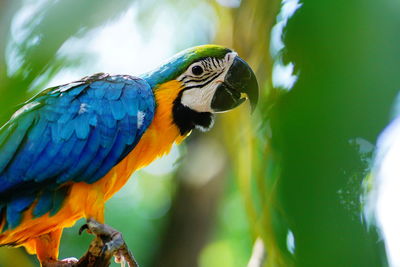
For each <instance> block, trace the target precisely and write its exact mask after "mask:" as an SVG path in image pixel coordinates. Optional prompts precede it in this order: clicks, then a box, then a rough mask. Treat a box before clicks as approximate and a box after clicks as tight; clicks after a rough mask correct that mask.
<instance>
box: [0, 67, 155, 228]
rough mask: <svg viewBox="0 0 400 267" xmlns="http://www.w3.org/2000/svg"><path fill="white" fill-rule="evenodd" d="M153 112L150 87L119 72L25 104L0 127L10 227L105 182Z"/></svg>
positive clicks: (0, 194)
mask: <svg viewBox="0 0 400 267" xmlns="http://www.w3.org/2000/svg"><path fill="white" fill-rule="evenodd" d="M154 112H155V101H154V95H153V92H152V90H151V88H150V86H149V85H148V84H147V82H146V81H144V80H142V79H139V78H135V77H132V76H122V75H117V76H109V75H106V74H98V75H94V76H91V77H87V78H84V79H83V80H81V81H78V82H73V83H70V84H66V85H63V86H59V87H55V88H51V89H47V90H45V91H43V92H41V93H40V94H38V95H37V96H36V97H34V98H32V99H31V100H29V101H28V102H26V103H25V105H24V106H23V107H22V108H21V109H20V110H18V111H17V112H16V113H15V114H14V115H13V117H12V118H11V120H10V121H9V122H8V123H7V124H5V125H4V126H3V127H2V128H0V155H1V156H0V206H1V207H2V209H4V208H5V209H6V213H5V214H6V215H5V216H6V224H7V226H8V228H14V227H16V226H18V224H19V223H20V221H21V216H22V212H23V211H25V210H27V209H28V208H29V207H30V206H32V205H35V206H34V208H33V210H32V213H33V214H32V215H33V216H34V217H40V216H43V215H44V214H46V213H48V212H51V213H55V212H56V211H57V210H58V209H59V208H60V207H61V206H62V202H63V199H64V198H65V196H66V195H67V194H68V188H69V186H70V184H71V183H74V182H80V181H83V182H86V183H94V182H96V181H98V180H99V179H101V178H102V177H103V176H104V175H105V174H107V172H109V171H110V169H111V168H112V167H113V166H115V165H116V164H117V163H118V162H119V161H121V160H122V159H123V157H124V156H126V154H127V153H129V151H131V150H132V149H133V148H134V147H135V145H136V144H137V143H138V142H139V140H140V138H141V136H142V135H143V133H144V131H145V130H146V129H147V127H148V126H149V125H150V123H151V121H152V119H153V116H154ZM138 114H142V115H140V116H142V117H143V116H144V117H143V121H142V122H141V123H140V124H138V123H137V121H138V116H139V115H138ZM143 114H144V115H143ZM33 203H35V204H33ZM0 216H1V215H0ZM2 230H3V231H4V230H6V227H3V229H2Z"/></svg>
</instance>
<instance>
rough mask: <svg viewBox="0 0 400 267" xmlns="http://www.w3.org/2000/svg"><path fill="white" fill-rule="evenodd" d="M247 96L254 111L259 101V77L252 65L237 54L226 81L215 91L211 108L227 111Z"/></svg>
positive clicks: (217, 110) (216, 110)
mask: <svg viewBox="0 0 400 267" xmlns="http://www.w3.org/2000/svg"><path fill="white" fill-rule="evenodd" d="M243 93H244V94H245V96H243ZM247 98H248V99H249V100H250V105H251V110H252V111H254V109H255V108H256V106H257V101H258V83H257V79H256V76H255V75H254V72H253V70H252V69H251V68H250V66H249V65H248V64H247V63H246V62H245V61H244V60H243V59H241V58H240V57H238V56H236V57H235V59H234V60H233V63H232V65H231V67H230V68H229V70H228V73H227V74H226V76H225V81H224V82H222V83H221V84H220V85H219V86H218V87H217V90H216V91H215V94H214V97H213V99H212V101H211V108H212V109H213V110H214V111H215V112H223V111H227V110H230V109H233V108H235V107H237V106H239V105H240V104H242V103H243V102H244V101H245V100H246V99H247Z"/></svg>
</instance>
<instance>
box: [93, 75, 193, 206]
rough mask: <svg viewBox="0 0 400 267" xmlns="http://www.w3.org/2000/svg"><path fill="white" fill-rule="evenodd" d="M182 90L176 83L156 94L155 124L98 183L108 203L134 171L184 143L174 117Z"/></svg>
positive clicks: (169, 84) (167, 85) (160, 88)
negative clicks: (178, 144) (174, 107)
mask: <svg viewBox="0 0 400 267" xmlns="http://www.w3.org/2000/svg"><path fill="white" fill-rule="evenodd" d="M180 90H181V83H180V82H179V81H176V80H173V81H170V82H167V83H164V84H162V85H160V86H159V87H158V88H157V89H156V90H155V99H156V112H155V114H154V119H153V122H152V123H151V124H150V126H149V128H148V129H147V130H146V131H145V133H144V134H143V136H142V138H141V139H140V141H139V143H138V144H137V145H136V147H135V148H134V149H133V150H132V151H131V152H130V153H129V154H128V156H127V157H126V158H124V159H123V160H122V161H121V162H120V163H119V164H118V165H117V166H115V167H114V168H113V169H112V170H111V171H110V172H109V173H108V174H107V175H106V176H105V177H104V178H103V179H101V180H100V181H98V183H99V185H101V187H102V189H103V193H104V196H105V200H107V199H109V198H110V197H111V196H112V195H113V194H114V193H116V192H117V191H118V190H119V189H120V188H121V187H122V186H123V185H124V184H125V183H126V182H127V180H128V179H129V177H130V176H131V175H132V173H133V172H134V171H136V170H138V169H140V168H142V167H144V166H146V165H148V164H150V163H151V162H152V161H154V160H155V159H156V158H158V157H160V156H162V155H164V154H166V153H168V152H169V151H170V149H171V147H172V145H173V144H174V143H175V142H176V143H180V142H181V141H182V140H183V139H184V138H185V137H186V136H182V135H180V132H179V129H178V127H177V126H176V124H174V122H173V117H172V116H173V115H172V107H173V102H174V100H175V99H176V98H177V96H178V94H179V91H180Z"/></svg>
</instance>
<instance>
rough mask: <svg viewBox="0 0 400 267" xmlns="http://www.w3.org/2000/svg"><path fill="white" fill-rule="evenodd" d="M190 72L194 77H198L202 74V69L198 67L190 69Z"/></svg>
mask: <svg viewBox="0 0 400 267" xmlns="http://www.w3.org/2000/svg"><path fill="white" fill-rule="evenodd" d="M192 72H193V74H194V75H200V74H202V73H203V68H202V67H200V66H194V67H193V68H192Z"/></svg>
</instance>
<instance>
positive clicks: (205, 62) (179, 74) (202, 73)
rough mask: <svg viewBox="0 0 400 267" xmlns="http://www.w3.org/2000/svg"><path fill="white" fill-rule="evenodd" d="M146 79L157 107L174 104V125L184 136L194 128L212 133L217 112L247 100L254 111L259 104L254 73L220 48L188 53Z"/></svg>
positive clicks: (212, 46)
mask: <svg viewBox="0 0 400 267" xmlns="http://www.w3.org/2000/svg"><path fill="white" fill-rule="evenodd" d="M142 78H144V79H145V80H147V82H148V83H149V84H150V86H151V87H152V88H153V90H154V93H155V96H156V101H157V104H160V102H163V101H169V102H171V109H172V110H171V111H172V117H173V122H174V123H175V124H176V125H177V126H178V128H179V130H180V132H181V134H182V135H184V134H186V133H188V132H189V131H191V130H192V129H193V128H199V129H201V130H208V129H209V128H210V127H211V126H212V124H213V114H214V113H218V112H225V111H228V110H231V109H233V108H235V107H237V106H239V105H240V104H241V103H243V102H244V101H245V100H246V99H249V100H250V104H251V108H252V110H254V109H255V107H256V105H257V100H258V84H257V79H256V77H255V75H254V72H253V71H252V69H251V68H250V66H249V65H248V64H247V63H246V62H245V61H244V60H243V59H241V58H240V57H239V56H238V55H237V53H236V52H234V51H232V50H230V49H228V48H225V47H222V46H218V45H203V46H197V47H193V48H189V49H187V50H184V51H183V52H181V53H179V54H177V55H175V56H174V57H172V58H171V59H170V60H168V62H167V63H165V64H163V65H162V66H161V67H159V68H157V69H155V70H153V71H151V72H149V73H147V74H145V75H143V76H142ZM167 99H168V100H167Z"/></svg>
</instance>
